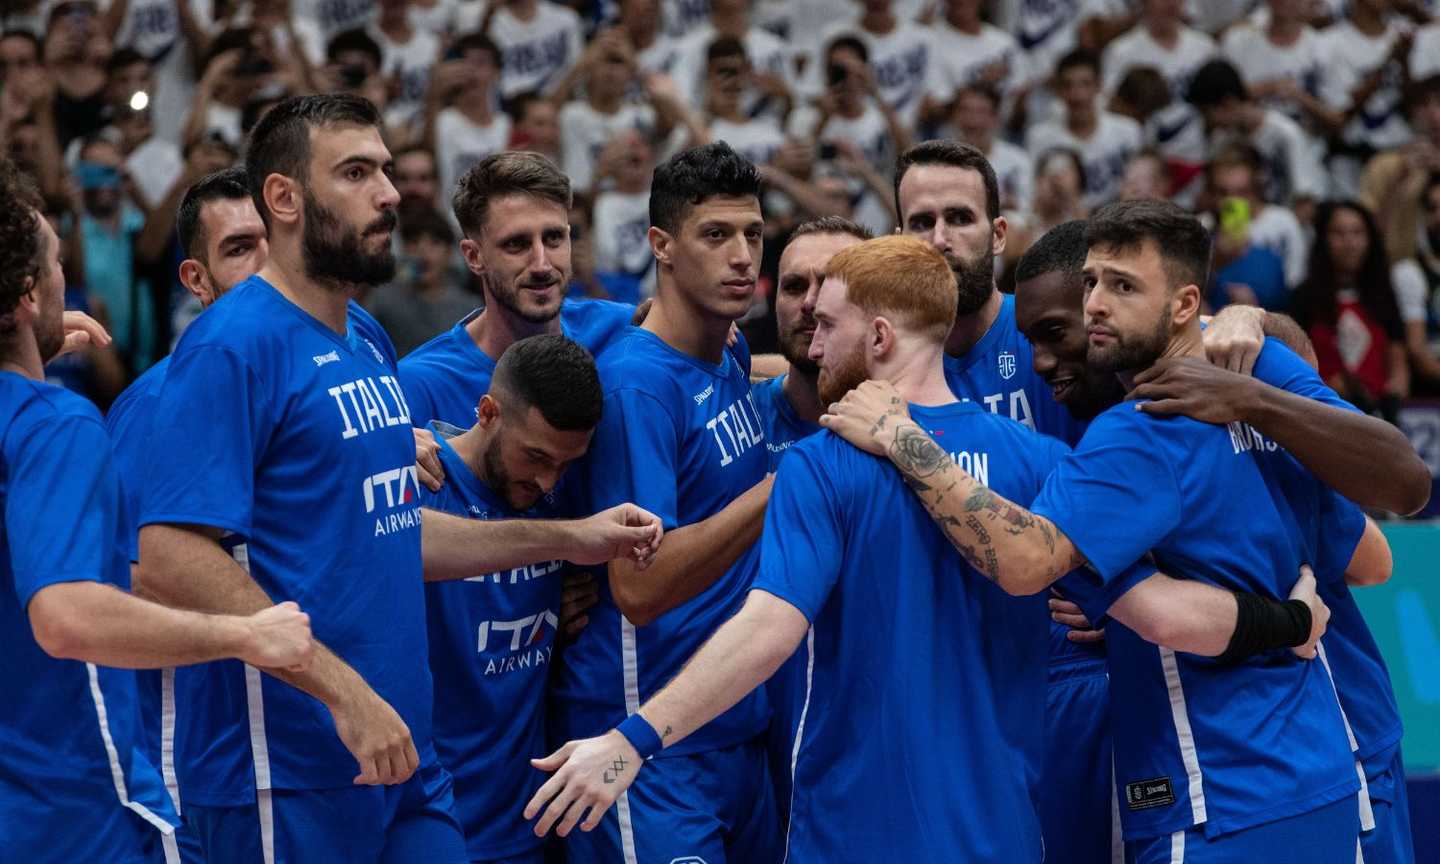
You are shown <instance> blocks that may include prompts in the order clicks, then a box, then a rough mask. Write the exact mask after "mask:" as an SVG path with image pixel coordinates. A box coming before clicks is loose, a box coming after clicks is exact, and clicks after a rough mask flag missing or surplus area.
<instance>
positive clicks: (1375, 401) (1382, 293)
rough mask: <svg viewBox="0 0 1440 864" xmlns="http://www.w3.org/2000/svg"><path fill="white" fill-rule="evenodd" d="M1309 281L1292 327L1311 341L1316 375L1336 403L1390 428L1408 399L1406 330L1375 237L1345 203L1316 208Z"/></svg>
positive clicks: (1366, 214) (1360, 212)
mask: <svg viewBox="0 0 1440 864" xmlns="http://www.w3.org/2000/svg"><path fill="white" fill-rule="evenodd" d="M1309 270H1310V277H1309V278H1308V279H1307V280H1306V281H1305V284H1303V285H1302V286H1300V290H1299V292H1298V294H1297V296H1296V305H1295V320H1297V321H1299V322H1300V325H1301V326H1303V327H1304V328H1305V329H1306V332H1308V333H1309V334H1310V339H1311V341H1312V342H1314V343H1315V354H1316V356H1317V357H1318V358H1319V360H1320V375H1321V377H1322V378H1324V379H1325V382H1326V383H1327V384H1329V385H1330V386H1331V387H1332V388H1334V389H1335V391H1336V392H1338V393H1339V394H1340V395H1341V396H1343V397H1344V398H1346V399H1348V400H1350V401H1351V402H1352V403H1354V404H1355V405H1357V406H1359V407H1360V408H1362V409H1364V410H1366V411H1373V410H1375V409H1377V408H1378V409H1379V411H1380V413H1381V414H1382V415H1383V416H1384V417H1385V418H1386V419H1387V420H1389V421H1391V422H1392V423H1393V422H1395V416H1396V413H1397V412H1398V409H1399V402H1400V399H1402V398H1404V397H1405V396H1407V395H1409V385H1410V381H1409V365H1408V364H1407V363H1406V357H1405V331H1404V327H1403V326H1402V325H1401V322H1400V312H1399V309H1398V307H1397V304H1396V301H1395V292H1394V289H1393V288H1392V282H1391V272H1390V266H1389V264H1388V260H1387V258H1386V255H1385V246H1384V244H1383V243H1382V242H1381V239H1380V231H1379V229H1378V228H1377V227H1376V225H1375V220H1374V219H1373V218H1372V217H1371V216H1370V211H1368V210H1366V209H1365V208H1364V207H1363V206H1361V205H1360V204H1357V203H1355V202H1350V201H1340V202H1327V203H1326V204H1323V205H1321V207H1320V210H1319V213H1318V215H1317V216H1316V220H1315V247H1314V250H1313V252H1312V253H1311V256H1310V268H1309Z"/></svg>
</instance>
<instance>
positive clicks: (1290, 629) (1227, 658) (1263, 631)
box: [1215, 591, 1311, 663]
mask: <svg viewBox="0 0 1440 864" xmlns="http://www.w3.org/2000/svg"><path fill="white" fill-rule="evenodd" d="M1234 594H1235V603H1236V605H1237V606H1238V607H1239V608H1238V610H1237V614H1236V616H1235V632H1234V633H1233V634H1231V636H1230V644H1229V645H1226V646H1225V653H1224V654H1221V655H1220V656H1219V657H1216V658H1215V659H1216V660H1217V661H1218V662H1220V663H1239V662H1240V661H1242V660H1247V659H1249V658H1251V657H1253V656H1255V655H1256V654H1262V653H1264V652H1266V651H1273V650H1275V649H1277V648H1294V647H1295V646H1297V645H1304V644H1305V643H1306V642H1307V641H1308V640H1309V639H1310V624H1311V621H1310V607H1309V606H1306V605H1305V602H1304V601H1303V600H1287V601H1285V602H1284V603H1278V602H1276V601H1274V600H1271V599H1269V598H1268V597H1261V596H1260V595H1259V594H1250V593H1248V592H1241V591H1236V592H1234Z"/></svg>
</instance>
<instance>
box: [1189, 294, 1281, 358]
mask: <svg viewBox="0 0 1440 864" xmlns="http://www.w3.org/2000/svg"><path fill="white" fill-rule="evenodd" d="M1232 296H1233V294H1232ZM1252 296H1253V294H1252ZM1201 339H1202V341H1203V342H1204V345H1205V356H1206V357H1209V358H1210V362H1211V363H1214V364H1215V365H1216V366H1220V367H1222V368H1224V369H1229V370H1230V371H1231V372H1239V373H1240V374H1241V375H1249V374H1250V373H1251V371H1253V370H1254V368H1255V360H1256V358H1257V357H1259V356H1260V349H1261V348H1263V347H1265V310H1264V309H1261V308H1259V307H1258V306H1246V305H1234V304H1232V305H1230V306H1226V307H1225V308H1224V309H1222V310H1220V313H1219V314H1218V315H1216V316H1215V317H1214V318H1211V319H1210V325H1209V326H1208V327H1206V328H1205V332H1204V335H1203V336H1202V337H1201Z"/></svg>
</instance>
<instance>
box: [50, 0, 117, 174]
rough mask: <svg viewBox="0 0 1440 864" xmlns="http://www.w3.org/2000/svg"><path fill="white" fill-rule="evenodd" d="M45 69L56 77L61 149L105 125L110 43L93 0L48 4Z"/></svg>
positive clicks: (70, 0)
mask: <svg viewBox="0 0 1440 864" xmlns="http://www.w3.org/2000/svg"><path fill="white" fill-rule="evenodd" d="M44 56H45V70H46V72H47V74H49V76H50V77H51V78H52V80H54V82H55V131H56V134H57V135H58V136H59V142H60V147H61V149H65V148H67V147H69V145H70V142H71V141H74V140H76V139H78V138H84V137H86V136H89V135H93V134H94V133H96V132H98V131H100V129H101V128H103V127H104V125H105V82H106V79H107V76H106V74H105V63H106V61H108V60H109V59H110V43H109V40H108V39H107V38H106V37H105V34H104V33H102V32H101V31H100V28H99V26H98V24H97V23H96V13H95V4H93V3H91V2H90V0H66V2H64V3H59V4H56V5H55V6H53V7H51V9H50V28H49V29H48V30H47V31H46V32H45V54H44Z"/></svg>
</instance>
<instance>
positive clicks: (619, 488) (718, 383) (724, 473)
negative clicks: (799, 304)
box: [556, 327, 769, 757]
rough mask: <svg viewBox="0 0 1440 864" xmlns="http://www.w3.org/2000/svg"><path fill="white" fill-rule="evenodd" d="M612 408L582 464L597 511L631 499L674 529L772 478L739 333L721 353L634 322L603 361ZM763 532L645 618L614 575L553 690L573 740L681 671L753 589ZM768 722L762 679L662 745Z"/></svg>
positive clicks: (611, 720) (734, 734) (684, 746)
mask: <svg viewBox="0 0 1440 864" xmlns="http://www.w3.org/2000/svg"><path fill="white" fill-rule="evenodd" d="M597 365H598V368H599V371H600V382H601V384H602V385H603V386H604V388H605V408H604V413H603V414H602V416H601V418H600V425H599V426H598V427H597V428H596V430H595V437H594V438H593V439H592V441H591V443H590V452H589V454H588V455H587V456H586V457H585V459H584V460H583V461H582V462H581V463H579V464H578V465H577V466H576V477H575V481H576V484H577V485H576V489H577V494H581V495H587V496H588V498H589V501H588V506H587V507H586V508H585V509H586V510H588V511H591V512H596V511H599V510H603V509H605V508H607V507H612V506H614V505H616V504H620V503H623V502H626V501H633V502H634V503H635V504H637V505H639V506H640V507H644V508H645V509H647V510H649V511H650V512H651V513H654V514H655V515H656V516H658V517H660V519H661V520H662V522H663V523H664V525H665V528H666V530H673V529H675V528H678V527H680V526H683V525H691V524H693V523H696V522H701V521H703V520H705V519H708V518H710V517H711V516H713V515H715V514H716V513H717V512H719V511H720V510H722V509H724V508H725V506H726V505H728V504H729V503H730V502H731V501H734V500H735V499H736V498H738V497H739V496H740V495H741V494H742V493H744V492H745V491H746V490H748V489H750V488H751V487H752V486H754V485H755V484H756V483H759V482H761V481H762V480H764V479H765V469H766V465H767V462H768V458H769V455H768V453H767V452H766V450H765V432H764V428H763V423H762V422H761V419H760V415H759V412H758V411H757V410H756V407H755V402H754V400H753V399H752V398H751V396H750V354H749V350H748V348H747V347H746V345H745V340H744V339H743V338H742V339H741V340H740V341H739V342H737V343H736V344H735V345H734V346H732V347H728V348H726V349H725V355H724V357H723V358H722V359H721V361H720V363H719V365H716V364H713V363H707V362H705V361H704V360H698V359H696V358H694V357H691V356H689V355H687V354H683V353H681V352H679V351H676V350H675V349H674V348H671V347H670V346H669V345H667V344H665V342H663V341H662V340H661V339H660V337H658V336H656V335H655V334H653V333H651V332H649V331H647V330H642V329H640V328H638V327H631V328H629V329H627V330H626V332H625V334H624V335H623V336H622V337H621V338H620V339H619V340H618V341H617V342H615V343H614V344H612V345H611V346H610V347H609V348H608V349H607V350H606V351H605V353H604V354H602V355H601V356H600V359H599V361H598V363H597ZM758 545H759V544H756V545H755V546H752V547H751V548H750V549H748V550H746V552H745V553H744V554H742V555H741V556H740V558H739V559H738V560H737V561H736V562H735V563H734V564H733V565H731V567H730V569H729V570H728V571H726V573H725V575H724V576H722V577H720V578H719V579H717V580H716V581H715V582H714V584H712V585H711V586H710V587H709V588H707V589H705V590H704V591H702V592H701V593H700V594H699V595H697V596H696V597H694V598H692V599H691V600H689V601H688V602H686V603H684V604H682V605H680V606H678V607H676V608H674V609H671V610H670V611H669V612H666V613H665V614H663V615H661V616H660V617H659V618H657V619H656V620H655V621H653V622H651V623H650V624H648V625H646V626H644V627H635V626H634V625H632V624H631V623H630V622H629V621H627V620H625V618H624V617H623V616H622V615H621V614H620V610H619V608H618V607H617V606H616V605H615V600H614V598H613V597H612V596H611V594H610V586H609V580H608V579H603V578H602V579H600V580H599V583H600V592H599V594H600V600H599V602H598V603H597V604H596V605H595V606H594V607H593V608H592V609H591V610H590V611H589V613H588V615H589V618H590V623H589V625H588V626H586V627H585V629H584V630H583V631H581V633H580V636H579V638H578V639H577V640H576V641H575V644H573V645H569V646H567V647H566V649H565V662H564V663H563V664H562V665H561V670H560V676H559V678H558V683H557V686H556V695H557V697H558V698H559V700H560V702H561V704H562V706H563V707H562V710H561V711H560V712H559V717H558V718H556V719H557V720H558V723H557V725H558V726H559V727H561V733H562V737H563V738H564V739H566V740H571V739H577V738H589V737H591V736H594V735H599V734H601V733H603V732H605V731H607V730H609V729H611V728H613V727H614V726H615V725H616V724H618V723H619V722H620V721H621V720H623V719H625V717H626V715H627V714H630V713H633V712H635V711H637V710H638V709H639V707H640V705H641V703H643V702H644V701H645V700H646V699H649V698H650V697H651V696H652V695H654V694H655V693H656V692H657V691H658V690H659V689H660V688H661V687H663V686H664V685H665V684H666V683H668V682H669V680H670V679H671V678H673V677H675V675H676V673H678V672H679V671H680V668H681V667H682V666H684V665H685V662H686V661H687V660H689V659H690V657H691V655H693V654H694V653H695V652H696V650H698V649H699V648H700V646H701V645H702V644H704V642H705V640H706V639H708V638H709V637H710V634H711V633H713V632H715V629H716V628H717V627H719V626H720V625H721V624H723V623H724V622H725V620H726V619H727V618H729V617H730V616H731V615H733V614H734V613H735V611H736V610H737V609H739V608H740V605H741V604H742V603H743V602H744V600H745V593H746V592H747V591H748V590H749V589H750V582H751V580H752V579H753V578H754V575H755V565H756V562H757V560H758V557H759V548H758ZM768 722H769V707H768V705H767V704H766V700H765V697H764V693H763V689H757V690H756V691H755V692H754V693H751V694H750V695H749V696H747V697H745V698H744V699H742V700H740V702H739V704H737V705H736V706H735V707H734V708H731V709H730V710H729V711H727V712H725V713H724V714H722V715H720V716H719V717H717V718H716V719H714V720H712V721H710V723H708V724H706V726H705V727H704V728H702V729H700V730H699V731H698V732H696V733H695V734H694V735H691V736H690V737H688V738H686V739H685V740H684V741H682V742H680V743H679V744H677V745H676V746H674V747H670V748H667V749H666V750H665V752H664V756H667V757H668V756H679V755H684V754H689V753H703V752H706V751H708V750H716V749H719V748H722V747H730V746H734V745H736V744H739V743H741V742H744V741H748V740H750V739H752V738H754V737H755V736H756V735H758V734H760V732H762V731H763V730H764V729H765V727H766V724H767V723H768Z"/></svg>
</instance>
